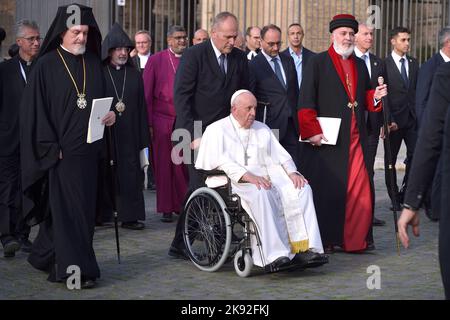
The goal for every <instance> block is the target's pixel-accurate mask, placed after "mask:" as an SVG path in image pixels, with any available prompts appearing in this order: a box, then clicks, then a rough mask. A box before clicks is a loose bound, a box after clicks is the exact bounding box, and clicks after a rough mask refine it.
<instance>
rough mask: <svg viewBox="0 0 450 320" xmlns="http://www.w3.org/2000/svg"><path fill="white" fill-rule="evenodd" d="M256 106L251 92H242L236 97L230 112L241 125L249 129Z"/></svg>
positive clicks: (253, 119) (253, 118)
mask: <svg viewBox="0 0 450 320" xmlns="http://www.w3.org/2000/svg"><path fill="white" fill-rule="evenodd" d="M256 106H257V104H256V98H255V96H254V95H253V94H251V93H242V94H241V95H239V96H238V97H237V98H236V101H235V103H234V106H233V107H232V108H231V114H232V115H233V116H234V118H235V119H236V120H237V121H238V122H239V124H240V125H241V126H242V127H244V128H246V129H249V128H250V127H251V126H252V124H253V122H255V116H256Z"/></svg>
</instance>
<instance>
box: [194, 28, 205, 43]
mask: <svg viewBox="0 0 450 320" xmlns="http://www.w3.org/2000/svg"><path fill="white" fill-rule="evenodd" d="M206 40H208V33H207V32H206V31H205V30H198V31H197V32H196V33H195V34H194V39H192V44H193V45H194V46H195V45H196V44H199V43H202V42H205V41H206Z"/></svg>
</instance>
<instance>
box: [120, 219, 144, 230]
mask: <svg viewBox="0 0 450 320" xmlns="http://www.w3.org/2000/svg"><path fill="white" fill-rule="evenodd" d="M122 228H124V229H130V230H142V229H144V228H145V224H143V223H142V222H138V221H132V222H122Z"/></svg>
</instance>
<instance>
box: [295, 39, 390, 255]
mask: <svg viewBox="0 0 450 320" xmlns="http://www.w3.org/2000/svg"><path fill="white" fill-rule="evenodd" d="M303 79H304V81H303V82H302V88H301V90H300V100H299V110H298V119H299V124H300V135H301V137H302V138H303V139H306V138H309V137H312V136H314V135H317V134H320V133H322V129H321V127H320V124H319V122H318V120H317V117H318V116H319V117H333V118H340V119H342V121H341V127H340V131H339V136H338V141H337V144H336V145H335V146H331V145H322V146H321V147H314V146H311V145H309V144H303V145H302V152H301V159H300V160H301V167H300V169H301V170H302V173H303V174H304V175H305V176H306V177H307V178H308V179H309V181H310V183H311V186H312V189H313V192H314V203H315V205H316V211H317V216H318V221H319V227H320V230H321V235H322V241H323V244H324V246H330V245H338V246H341V247H342V248H343V249H344V250H345V251H360V250H364V249H365V248H366V247H367V236H368V233H369V229H370V227H371V222H372V206H373V203H372V196H371V195H372V192H373V190H371V186H370V182H369V175H368V172H367V160H368V159H367V157H366V156H365V150H366V140H367V132H366V127H365V123H366V121H365V119H366V112H367V111H368V112H379V111H381V110H382V106H381V102H380V103H379V104H377V105H375V102H374V92H375V90H373V89H372V88H371V87H370V79H369V75H368V72H367V69H366V66H365V65H364V62H363V61H362V60H360V59H358V58H356V57H354V56H351V57H350V58H349V59H346V60H344V59H342V57H341V56H340V55H339V54H337V53H336V51H335V50H334V48H333V46H331V47H330V48H329V50H328V51H326V52H323V53H320V54H318V55H316V56H315V57H314V58H313V60H312V61H311V62H310V65H309V66H308V67H307V68H306V70H305V75H304V78H303Z"/></svg>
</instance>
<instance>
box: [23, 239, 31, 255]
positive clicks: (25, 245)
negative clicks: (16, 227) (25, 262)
mask: <svg viewBox="0 0 450 320" xmlns="http://www.w3.org/2000/svg"><path fill="white" fill-rule="evenodd" d="M32 246H33V242H31V241H30V240H29V239H22V240H21V241H20V249H21V250H22V251H23V252H26V253H30V252H31V247H32Z"/></svg>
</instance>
